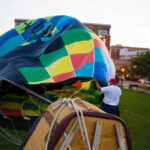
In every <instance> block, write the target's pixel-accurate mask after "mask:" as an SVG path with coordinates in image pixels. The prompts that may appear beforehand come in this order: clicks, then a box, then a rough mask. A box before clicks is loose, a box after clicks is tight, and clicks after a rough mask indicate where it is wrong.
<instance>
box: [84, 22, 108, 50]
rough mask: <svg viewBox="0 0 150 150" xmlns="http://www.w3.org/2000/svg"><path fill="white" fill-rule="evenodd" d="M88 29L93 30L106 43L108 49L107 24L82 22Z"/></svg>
mask: <svg viewBox="0 0 150 150" xmlns="http://www.w3.org/2000/svg"><path fill="white" fill-rule="evenodd" d="M83 24H84V25H85V26H87V27H88V28H89V29H91V30H93V32H95V33H96V34H97V35H98V36H99V37H100V38H101V40H102V41H103V43H104V44H105V45H106V47H107V49H108V51H110V28H111V25H109V24H96V23H83Z"/></svg>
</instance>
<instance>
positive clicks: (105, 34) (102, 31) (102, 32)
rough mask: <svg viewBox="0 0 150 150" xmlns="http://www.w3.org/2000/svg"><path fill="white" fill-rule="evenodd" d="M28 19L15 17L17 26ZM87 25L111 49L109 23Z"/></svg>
mask: <svg viewBox="0 0 150 150" xmlns="http://www.w3.org/2000/svg"><path fill="white" fill-rule="evenodd" d="M27 21H28V19H15V26H17V25H19V24H21V23H25V22H27ZM83 24H84V25H85V26H87V27H88V28H90V29H91V30H93V31H94V32H95V33H96V34H97V35H98V36H99V37H100V38H101V40H102V41H103V43H104V44H105V45H106V47H107V49H108V51H109V50H110V28H111V25H109V24H96V23H83Z"/></svg>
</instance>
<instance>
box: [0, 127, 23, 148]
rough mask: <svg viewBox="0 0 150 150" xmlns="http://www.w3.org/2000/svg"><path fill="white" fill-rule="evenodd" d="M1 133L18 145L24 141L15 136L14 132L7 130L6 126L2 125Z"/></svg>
mask: <svg viewBox="0 0 150 150" xmlns="http://www.w3.org/2000/svg"><path fill="white" fill-rule="evenodd" d="M0 131H1V132H0V135H1V136H2V137H3V138H4V139H6V140H7V141H8V142H10V143H12V144H15V145H18V146H20V145H21V144H22V141H21V140H20V139H18V138H16V136H14V135H13V134H10V132H8V131H7V130H5V129H4V128H2V127H0Z"/></svg>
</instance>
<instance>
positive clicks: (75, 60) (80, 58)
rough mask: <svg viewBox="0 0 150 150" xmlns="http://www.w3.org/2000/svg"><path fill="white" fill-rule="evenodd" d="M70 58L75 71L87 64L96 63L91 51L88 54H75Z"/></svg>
mask: <svg viewBox="0 0 150 150" xmlns="http://www.w3.org/2000/svg"><path fill="white" fill-rule="evenodd" d="M70 58H71V62H72V65H73V68H74V70H77V69H80V68H81V67H82V66H83V65H85V64H87V63H91V62H94V52H93V51H91V52H90V53H86V54H73V55H70Z"/></svg>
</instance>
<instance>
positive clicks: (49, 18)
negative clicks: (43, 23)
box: [44, 16, 55, 21]
mask: <svg viewBox="0 0 150 150" xmlns="http://www.w3.org/2000/svg"><path fill="white" fill-rule="evenodd" d="M53 17H55V16H49V17H45V18H44V19H46V20H47V21H49V20H51V19H52V18H53Z"/></svg>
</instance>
